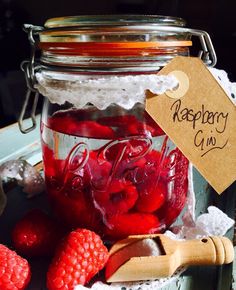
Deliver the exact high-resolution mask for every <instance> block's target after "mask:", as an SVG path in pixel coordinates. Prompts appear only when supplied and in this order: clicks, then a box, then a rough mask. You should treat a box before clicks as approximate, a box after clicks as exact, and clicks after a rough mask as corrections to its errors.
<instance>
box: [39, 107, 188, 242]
mask: <svg viewBox="0 0 236 290" xmlns="http://www.w3.org/2000/svg"><path fill="white" fill-rule="evenodd" d="M42 144H43V145H42V147H43V160H44V167H45V179H46V185H47V191H48V195H49V199H50V201H51V204H52V207H53V209H54V212H55V213H56V215H57V216H58V217H59V218H61V219H62V220H63V221H64V222H66V223H67V224H69V225H70V226H71V227H85V228H89V229H91V230H94V231H96V232H97V233H99V234H100V235H102V237H103V238H107V239H111V240H114V239H119V238H123V237H126V236H127V235H131V234H147V233H158V232H161V231H163V230H164V229H166V227H168V226H170V225H171V224H172V223H173V222H174V221H175V219H176V218H177V217H178V215H179V214H180V212H181V210H182V209H183V207H184V205H185V201H186V194H187V189H188V178H187V172H188V160H187V159H186V158H185V157H184V156H183V155H182V153H181V152H180V151H179V150H178V149H177V148H171V147H172V146H173V144H172V145H171V142H170V140H169V139H168V137H166V136H165V134H164V132H163V131H162V130H161V129H160V128H159V126H158V125H157V124H156V123H155V122H154V121H153V120H152V119H151V118H150V117H149V116H148V114H147V113H143V115H142V116H141V118H140V116H139V115H138V114H136V115H135V114H127V115H120V116H106V117H104V116H102V115H101V114H99V111H97V112H95V111H92V112H90V111H89V110H88V111H87V112H86V110H71V111H66V112H59V113H56V114H55V115H54V116H53V117H50V118H49V119H48V121H47V125H46V124H43V123H42Z"/></svg>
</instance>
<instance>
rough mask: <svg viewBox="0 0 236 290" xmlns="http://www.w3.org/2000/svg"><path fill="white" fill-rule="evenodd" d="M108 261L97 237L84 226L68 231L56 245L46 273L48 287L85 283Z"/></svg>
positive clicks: (66, 289) (58, 289)
mask: <svg viewBox="0 0 236 290" xmlns="http://www.w3.org/2000/svg"><path fill="white" fill-rule="evenodd" d="M107 260H108V250H107V248H106V247H105V246H104V245H103V242H102V240H101V238H100V237H99V236H98V235H97V234H95V233H94V232H92V231H89V230H87V229H77V230H75V231H72V232H71V233H70V234H69V235H68V236H67V237H66V238H65V239H64V240H63V241H62V242H61V244H60V245H59V247H58V248H57V251H56V253H55V256H54V258H53V260H52V263H51V265H50V266H49V269H48V273H47V287H48V290H73V289H74V287H75V286H76V285H79V284H80V285H85V284H86V283H87V282H89V281H90V280H91V278H92V277H93V276H94V275H96V274H97V273H98V272H99V271H100V270H101V269H102V268H103V267H104V266H105V264H106V262H107Z"/></svg>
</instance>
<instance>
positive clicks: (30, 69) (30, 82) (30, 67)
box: [18, 24, 43, 133]
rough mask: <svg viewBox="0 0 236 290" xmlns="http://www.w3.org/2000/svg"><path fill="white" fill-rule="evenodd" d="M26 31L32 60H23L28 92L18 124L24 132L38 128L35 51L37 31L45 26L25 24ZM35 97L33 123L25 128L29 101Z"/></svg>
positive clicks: (22, 64)
mask: <svg viewBox="0 0 236 290" xmlns="http://www.w3.org/2000/svg"><path fill="white" fill-rule="evenodd" d="M23 29H24V31H26V32H27V33H28V39H29V42H30V46H31V53H30V60H28V61H23V62H22V63H21V69H22V71H23V72H24V73H25V80H26V84H27V88H28V89H27V92H26V95H25V100H24V103H23V106H22V109H21V112H20V116H19V118H18V125H19V129H20V131H21V132H22V133H29V132H30V131H32V130H33V129H35V128H36V117H35V112H36V108H37V104H38V97H39V93H38V91H37V89H35V88H34V84H35V82H36V80H35V75H34V70H35V51H36V41H35V39H34V34H35V32H38V31H41V30H42V29H43V28H42V27H39V26H33V25H30V24H25V25H24V27H23ZM31 97H33V106H32V109H31V113H30V119H31V122H32V125H31V126H30V127H28V128H24V125H23V122H24V118H25V113H26V109H27V106H28V103H29V99H30V98H31Z"/></svg>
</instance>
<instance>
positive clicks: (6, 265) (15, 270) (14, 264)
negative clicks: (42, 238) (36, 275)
mask: <svg viewBox="0 0 236 290" xmlns="http://www.w3.org/2000/svg"><path fill="white" fill-rule="evenodd" d="M30 278H31V271H30V266H29V264H28V262H27V261H26V260H25V259H23V258H22V257H20V256H18V255H17V254H16V252H14V251H12V250H10V249H8V248H7V247H6V246H4V245H1V244H0V289H1V290H23V289H25V288H26V287H27V285H28V284H29V281H30Z"/></svg>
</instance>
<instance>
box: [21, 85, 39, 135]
mask: <svg viewBox="0 0 236 290" xmlns="http://www.w3.org/2000/svg"><path fill="white" fill-rule="evenodd" d="M31 96H33V98H34V100H33V106H32V109H31V114H30V119H31V121H32V125H31V126H30V127H28V128H24V127H23V121H24V117H25V112H26V109H27V106H28V103H29V99H30V97H31ZM38 97H39V93H38V92H37V91H32V90H31V89H28V90H27V93H26V96H25V100H24V103H23V106H22V109H21V113H20V117H19V119H18V125H19V128H20V131H21V132H22V133H24V134H26V133H29V132H30V131H32V130H34V129H35V128H36V117H35V111H36V108H37V103H38Z"/></svg>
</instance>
